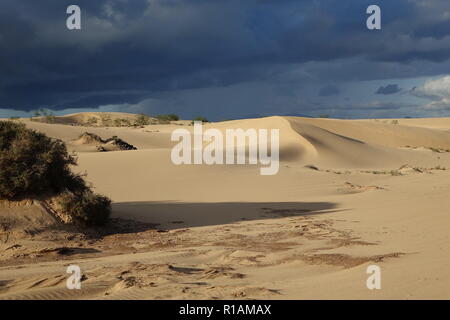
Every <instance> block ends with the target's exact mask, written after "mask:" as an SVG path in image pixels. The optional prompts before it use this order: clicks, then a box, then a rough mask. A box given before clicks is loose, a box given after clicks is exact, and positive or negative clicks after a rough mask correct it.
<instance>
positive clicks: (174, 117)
mask: <svg viewBox="0 0 450 320" xmlns="http://www.w3.org/2000/svg"><path fill="white" fill-rule="evenodd" d="M156 119H158V120H159V121H178V120H180V117H179V116H178V115H176V114H173V113H170V114H160V115H157V116H156Z"/></svg>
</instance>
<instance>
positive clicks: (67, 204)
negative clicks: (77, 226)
mask: <svg viewBox="0 0 450 320" xmlns="http://www.w3.org/2000/svg"><path fill="white" fill-rule="evenodd" d="M56 202H57V204H58V205H59V207H60V209H61V211H62V212H63V213H65V214H68V215H70V216H71V217H72V218H73V219H75V220H76V221H77V222H81V223H83V224H85V225H88V226H99V225H103V224H105V223H106V222H107V221H108V219H109V215H110V214H111V200H110V199H108V198H107V197H105V196H102V195H99V194H96V193H93V192H92V191H90V190H86V191H84V192H82V193H73V192H68V191H66V192H63V193H62V194H60V195H59V196H58V197H57V199H56Z"/></svg>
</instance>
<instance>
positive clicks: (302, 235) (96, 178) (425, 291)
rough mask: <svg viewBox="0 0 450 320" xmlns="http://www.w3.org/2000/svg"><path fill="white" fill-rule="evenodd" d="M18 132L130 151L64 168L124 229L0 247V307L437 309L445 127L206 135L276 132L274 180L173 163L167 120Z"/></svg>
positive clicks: (447, 247)
mask: <svg viewBox="0 0 450 320" xmlns="http://www.w3.org/2000/svg"><path fill="white" fill-rule="evenodd" d="M77 117H78V116H77ZM77 121H78V120H77ZM25 123H26V124H27V126H29V127H31V128H34V129H36V130H39V131H42V132H45V133H47V134H48V135H50V136H52V137H55V138H59V139H62V140H64V141H66V142H69V141H72V140H74V139H76V138H77V137H78V136H79V135H80V134H81V133H83V132H85V131H87V129H89V132H93V133H95V134H98V135H99V136H100V137H102V138H103V139H106V138H108V137H111V136H113V135H117V136H118V137H120V138H121V139H123V140H125V141H127V142H128V143H130V144H132V145H135V146H136V147H137V148H138V149H139V150H134V151H120V152H107V153H98V152H79V153H78V161H79V167H77V168H76V170H78V171H80V172H87V179H88V180H89V181H90V182H92V183H93V185H94V187H95V190H96V191H97V192H101V193H104V194H106V195H108V196H110V197H111V198H112V199H113V201H114V204H113V217H114V219H118V220H117V221H116V223H121V228H125V226H126V228H125V229H123V232H110V233H107V234H106V235H104V236H102V237H100V238H97V239H95V240H92V239H90V240H89V239H87V238H83V236H81V235H80V234H77V235H76V237H75V238H76V239H77V240H76V241H73V240H70V232H68V231H67V232H66V233H64V232H62V233H59V234H58V237H56V238H55V239H54V240H51V238H39V237H38V236H36V237H38V238H37V240H36V241H35V242H32V241H31V243H32V244H30V240H29V239H28V240H23V239H22V240H20V239H19V240H14V241H12V240H11V241H8V242H4V243H2V244H0V250H6V249H7V248H9V249H8V250H7V251H4V252H8V253H7V254H2V258H1V261H0V264H1V267H0V298H5V299H12V298H25V299H33V298H38V299H80V298H87V299H135V298H139V299H174V298H178V299H213V298H219V299H235V298H244V299H252V298H268V299H308V298H326V299H329V298H330V299H336V298H337V299H348V298H356V299H360V298H367V299H390V298H396V299H414V298H425V299H431V298H438V299H448V298H450V295H449V291H448V288H449V287H450V275H449V273H448V270H449V267H450V258H449V257H450V256H449V255H448V253H449V252H450V241H449V240H450V235H449V233H448V228H449V227H450V215H449V213H448V210H447V208H448V207H450V198H449V197H448V190H449V188H450V184H449V181H450V180H449V178H450V152H447V150H450V131H449V129H450V118H447V119H398V123H397V124H393V123H392V122H391V121H390V120H389V121H387V120H379V121H375V120H336V119H308V118H296V117H269V118H262V119H246V120H235V121H227V122H220V123H210V124H206V125H205V128H218V129H220V130H225V129H226V128H243V129H246V128H255V129H258V128H266V129H270V128H276V129H280V157H281V165H280V171H279V173H278V174H277V175H274V176H261V175H259V171H258V168H257V167H256V166H247V165H216V166H207V165H201V166H198V165H186V166H176V165H174V164H172V163H171V161H170V150H171V147H172V146H173V145H174V143H173V142H171V141H170V134H171V132H172V130H174V129H176V128H179V127H180V126H179V125H175V124H171V125H149V126H145V127H144V128H127V127H120V128H113V127H109V128H104V127H95V128H94V127H83V126H68V125H63V124H44V123H37V122H30V121H25ZM181 124H183V126H182V127H183V128H186V129H188V130H193V128H192V126H189V125H188V124H189V122H183V123H181ZM444 169H445V170H444ZM8 210H9V211H8V212H10V213H11V212H13V211H11V209H8ZM36 210H37V209H36ZM3 212H6V210H4V211H3ZM124 219H128V220H131V222H126V223H125V221H128V220H124ZM24 223H29V224H30V225H32V224H34V222H33V221H29V222H26V221H25V222H24ZM124 223H125V225H124ZM127 223H129V225H128V224H127ZM142 223H144V224H142ZM139 225H141V227H139V229H137V228H138V226H139ZM127 228H128V229H127ZM120 230H122V229H120ZM125 230H126V231H125ZM65 237H69V240H68V239H65ZM15 245H18V246H16V247H14V246H15ZM30 246H34V247H33V249H30ZM42 246H44V247H45V248H47V250H44V251H42V249H43V248H42ZM61 247H68V248H69V249H70V248H71V249H70V250H61ZM75 247H76V248H77V249H76V250H75ZM58 248H59V249H58ZM14 259H15V260H14ZM36 262H40V263H39V264H37V263H36ZM69 263H76V264H79V265H80V267H81V268H82V270H83V273H84V274H85V275H86V279H85V281H83V284H82V290H80V291H77V292H74V291H71V290H68V289H65V277H66V274H65V268H64V266H65V265H67V264H69ZM17 264H20V265H21V268H17ZM370 264H377V265H379V266H380V267H381V270H382V290H373V291H372V290H368V289H367V288H366V284H365V283H366V279H367V276H368V275H367V274H366V268H367V266H368V265H370Z"/></svg>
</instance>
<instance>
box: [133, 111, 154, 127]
mask: <svg viewBox="0 0 450 320" xmlns="http://www.w3.org/2000/svg"><path fill="white" fill-rule="evenodd" d="M148 124H150V117H149V116H147V115H145V114H142V113H141V114H138V115H136V119H135V120H134V125H135V126H146V125H148Z"/></svg>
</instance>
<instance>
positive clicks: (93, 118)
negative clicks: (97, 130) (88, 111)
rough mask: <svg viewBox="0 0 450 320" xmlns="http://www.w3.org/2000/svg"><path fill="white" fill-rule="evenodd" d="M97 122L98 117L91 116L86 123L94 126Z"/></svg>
mask: <svg viewBox="0 0 450 320" xmlns="http://www.w3.org/2000/svg"><path fill="white" fill-rule="evenodd" d="M97 122H98V119H97V118H96V117H90V118H89V119H88V120H87V122H86V124H87V125H88V126H93V125H96V124H97Z"/></svg>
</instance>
